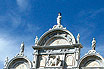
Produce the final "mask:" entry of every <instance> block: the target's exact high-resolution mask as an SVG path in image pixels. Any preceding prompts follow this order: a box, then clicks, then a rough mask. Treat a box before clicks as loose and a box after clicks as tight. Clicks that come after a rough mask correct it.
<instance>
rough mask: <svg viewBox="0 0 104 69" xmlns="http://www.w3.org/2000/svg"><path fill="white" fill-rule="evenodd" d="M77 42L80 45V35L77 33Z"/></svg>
mask: <svg viewBox="0 0 104 69" xmlns="http://www.w3.org/2000/svg"><path fill="white" fill-rule="evenodd" d="M77 42H78V44H79V43H80V34H79V33H78V35H77Z"/></svg>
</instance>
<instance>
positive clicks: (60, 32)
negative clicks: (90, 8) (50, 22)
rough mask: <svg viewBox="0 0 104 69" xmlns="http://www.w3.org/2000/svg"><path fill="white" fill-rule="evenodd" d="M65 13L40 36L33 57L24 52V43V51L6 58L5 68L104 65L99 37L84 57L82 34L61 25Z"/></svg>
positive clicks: (71, 68)
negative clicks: (97, 50) (99, 51)
mask: <svg viewBox="0 0 104 69" xmlns="http://www.w3.org/2000/svg"><path fill="white" fill-rule="evenodd" d="M61 18H62V16H61V13H58V17H57V25H54V26H53V28H51V29H49V30H48V31H47V32H45V33H44V34H43V35H42V36H41V37H40V39H38V37H37V36H36V38H35V45H34V46H32V48H33V49H34V53H33V56H31V57H33V60H32V61H30V60H29V59H28V58H27V57H26V56H25V54H24V43H22V44H21V46H20V52H19V53H18V54H17V55H16V56H14V57H13V58H12V59H11V60H9V59H8V57H7V58H6V59H5V64H4V69H104V58H103V57H102V56H101V55H100V54H99V53H97V52H96V50H95V47H96V40H95V38H93V40H92V45H91V46H92V49H91V50H89V51H88V53H86V54H85V55H83V56H82V58H80V50H81V48H83V46H82V45H81V43H80V34H78V35H77V38H75V37H74V36H73V34H72V33H71V32H70V31H68V30H67V29H66V28H65V27H63V26H62V25H61Z"/></svg>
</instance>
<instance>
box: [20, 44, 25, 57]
mask: <svg viewBox="0 0 104 69" xmlns="http://www.w3.org/2000/svg"><path fill="white" fill-rule="evenodd" d="M19 55H20V56H24V42H22V43H21V47H20V53H19Z"/></svg>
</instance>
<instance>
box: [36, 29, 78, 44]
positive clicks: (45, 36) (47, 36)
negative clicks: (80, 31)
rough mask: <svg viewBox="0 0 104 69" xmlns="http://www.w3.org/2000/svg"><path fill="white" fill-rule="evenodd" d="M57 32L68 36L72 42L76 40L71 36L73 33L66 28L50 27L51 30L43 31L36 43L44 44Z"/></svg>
mask: <svg viewBox="0 0 104 69" xmlns="http://www.w3.org/2000/svg"><path fill="white" fill-rule="evenodd" d="M57 34H59V35H62V36H66V37H67V38H68V37H69V38H71V39H72V42H73V44H76V42H77V41H76V39H75V37H74V36H73V34H72V33H71V32H69V31H68V30H66V29H61V28H60V29H51V30H49V31H47V32H46V33H44V34H43V35H42V36H41V37H40V39H39V42H38V45H40V46H44V45H45V44H46V42H47V40H49V39H50V38H51V37H53V36H56V35H57Z"/></svg>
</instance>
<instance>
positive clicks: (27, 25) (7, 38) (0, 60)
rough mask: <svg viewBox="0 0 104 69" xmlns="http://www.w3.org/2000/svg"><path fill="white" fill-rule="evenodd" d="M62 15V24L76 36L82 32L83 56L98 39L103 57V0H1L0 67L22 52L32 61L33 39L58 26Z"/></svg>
mask: <svg viewBox="0 0 104 69" xmlns="http://www.w3.org/2000/svg"><path fill="white" fill-rule="evenodd" d="M58 12H61V13H62V25H63V26H64V27H66V28H67V29H68V30H69V31H70V32H72V33H73V35H74V36H75V37H76V36H77V34H78V33H80V37H81V41H80V42H81V43H82V45H83V49H82V50H81V56H83V55H84V54H85V53H87V52H88V50H90V49H91V41H92V38H93V37H95V39H96V42H97V45H96V51H97V52H98V53H100V54H101V55H102V56H103V57H104V27H103V26H104V0H0V68H3V64H4V60H5V58H6V57H7V56H8V57H9V60H10V59H11V58H12V57H14V56H15V55H16V54H18V53H19V51H20V44H21V43H22V41H24V43H25V55H26V56H28V58H29V59H30V60H32V58H33V56H32V53H33V49H32V46H33V45H34V38H35V36H36V35H37V36H38V37H40V36H41V35H42V34H43V33H44V32H46V31H47V30H49V28H52V27H53V25H55V24H57V23H56V18H57V14H58Z"/></svg>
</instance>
